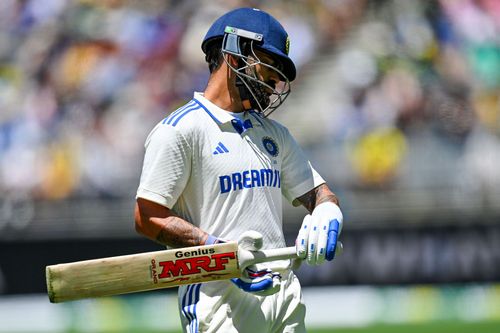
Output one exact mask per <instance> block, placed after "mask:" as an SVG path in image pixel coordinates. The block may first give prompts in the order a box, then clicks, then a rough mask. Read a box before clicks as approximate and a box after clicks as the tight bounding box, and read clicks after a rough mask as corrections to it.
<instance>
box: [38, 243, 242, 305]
mask: <svg viewBox="0 0 500 333" xmlns="http://www.w3.org/2000/svg"><path fill="white" fill-rule="evenodd" d="M45 272H46V280H47V292H48V296H49V299H50V301H51V302H52V303H60V302H65V301H72V300H78V299H83V298H94V297H102V296H112V295H119V294H126V293H133V292H139V291H147V290H154V289H162V288H171V287H176V286H180V285H183V284H192V283H198V282H209V281H217V280H221V279H230V278H234V277H238V276H240V270H239V264H238V244H237V243H236V242H229V243H221V244H215V245H205V246H195V247H189V248H182V249H173V250H164V251H155V252H146V253H139V254H131V255H124V256H117V257H109V258H101V259H93V260H85V261H78V262H73V263H67V264H58V265H51V266H47V267H46V269H45Z"/></svg>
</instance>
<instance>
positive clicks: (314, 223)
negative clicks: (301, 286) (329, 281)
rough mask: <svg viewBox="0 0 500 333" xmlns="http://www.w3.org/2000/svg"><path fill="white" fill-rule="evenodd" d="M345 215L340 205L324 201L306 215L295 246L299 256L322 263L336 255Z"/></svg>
mask: <svg viewBox="0 0 500 333" xmlns="http://www.w3.org/2000/svg"><path fill="white" fill-rule="evenodd" d="M343 219H344V218H343V215H342V211H341V210H340V208H339V206H337V205H336V204H334V203H333V202H324V203H321V204H319V205H317V206H316V208H314V210H313V212H312V214H307V215H306V216H305V217H304V221H303V222H302V226H301V227H300V230H299V234H298V236H297V240H296V242H295V246H296V248H297V256H299V258H302V259H305V261H306V262H307V263H308V264H309V265H313V266H314V265H321V264H322V263H324V262H325V259H326V260H327V261H331V260H333V258H334V257H335V249H336V247H337V239H338V236H339V235H340V232H341V231H342V223H343Z"/></svg>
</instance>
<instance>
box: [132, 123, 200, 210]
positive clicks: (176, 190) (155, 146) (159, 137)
mask: <svg viewBox="0 0 500 333" xmlns="http://www.w3.org/2000/svg"><path fill="white" fill-rule="evenodd" d="M145 148H146V152H145V155H144V163H143V167H142V173H141V179H140V184H139V188H138V190H137V195H136V198H144V199H147V200H150V201H153V202H155V203H157V204H160V205H162V206H165V207H167V208H172V207H173V206H174V204H175V203H176V202H177V199H178V198H179V196H180V195H181V194H182V192H183V190H184V187H185V186H186V183H187V181H188V179H189V175H190V173H191V147H190V146H189V144H188V142H187V140H186V138H185V137H184V136H183V134H182V133H181V132H180V131H178V130H177V129H176V128H174V127H172V126H168V125H164V124H161V123H160V124H158V125H157V126H156V127H155V128H154V129H153V130H152V131H151V133H150V134H149V136H148V138H147V139H146V144H145Z"/></svg>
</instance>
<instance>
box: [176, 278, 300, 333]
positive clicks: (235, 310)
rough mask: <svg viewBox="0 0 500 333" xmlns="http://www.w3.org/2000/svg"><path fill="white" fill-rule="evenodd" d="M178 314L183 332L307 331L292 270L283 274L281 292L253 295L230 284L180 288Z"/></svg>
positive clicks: (298, 290) (219, 283)
mask: <svg viewBox="0 0 500 333" xmlns="http://www.w3.org/2000/svg"><path fill="white" fill-rule="evenodd" d="M179 312H180V317H181V323H182V328H183V330H184V332H189V333H196V332H203V333H205V332H207V333H208V332H218V333H234V332H239V333H246V332H248V333H256V332H258V333H278V332H279V333H281V332H286V333H289V332H294V333H303V332H305V331H306V329H305V324H304V318H305V314H306V308H305V305H304V303H303V302H302V293H301V288H300V283H299V280H298V279H297V277H296V276H295V274H294V273H293V272H292V271H288V272H286V273H283V278H282V281H281V290H280V291H279V292H278V293H276V294H274V295H271V296H255V295H253V294H251V293H247V292H245V291H243V290H241V289H239V288H238V287H236V286H235V285H234V284H233V283H232V282H231V281H218V282H209V283H201V284H192V285H187V286H181V287H179Z"/></svg>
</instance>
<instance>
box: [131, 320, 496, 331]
mask: <svg viewBox="0 0 500 333" xmlns="http://www.w3.org/2000/svg"><path fill="white" fill-rule="evenodd" d="M330 332H331V333H498V332H500V321H490V322H475V323H468V322H448V321H445V322H433V323H425V324H405V325H375V326H369V327H363V328H331V329H311V330H308V333H330ZM129 333H160V332H158V331H155V332H153V331H149V332H144V331H141V332H139V331H136V332H129ZM161 333H182V331H169V332H161Z"/></svg>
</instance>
